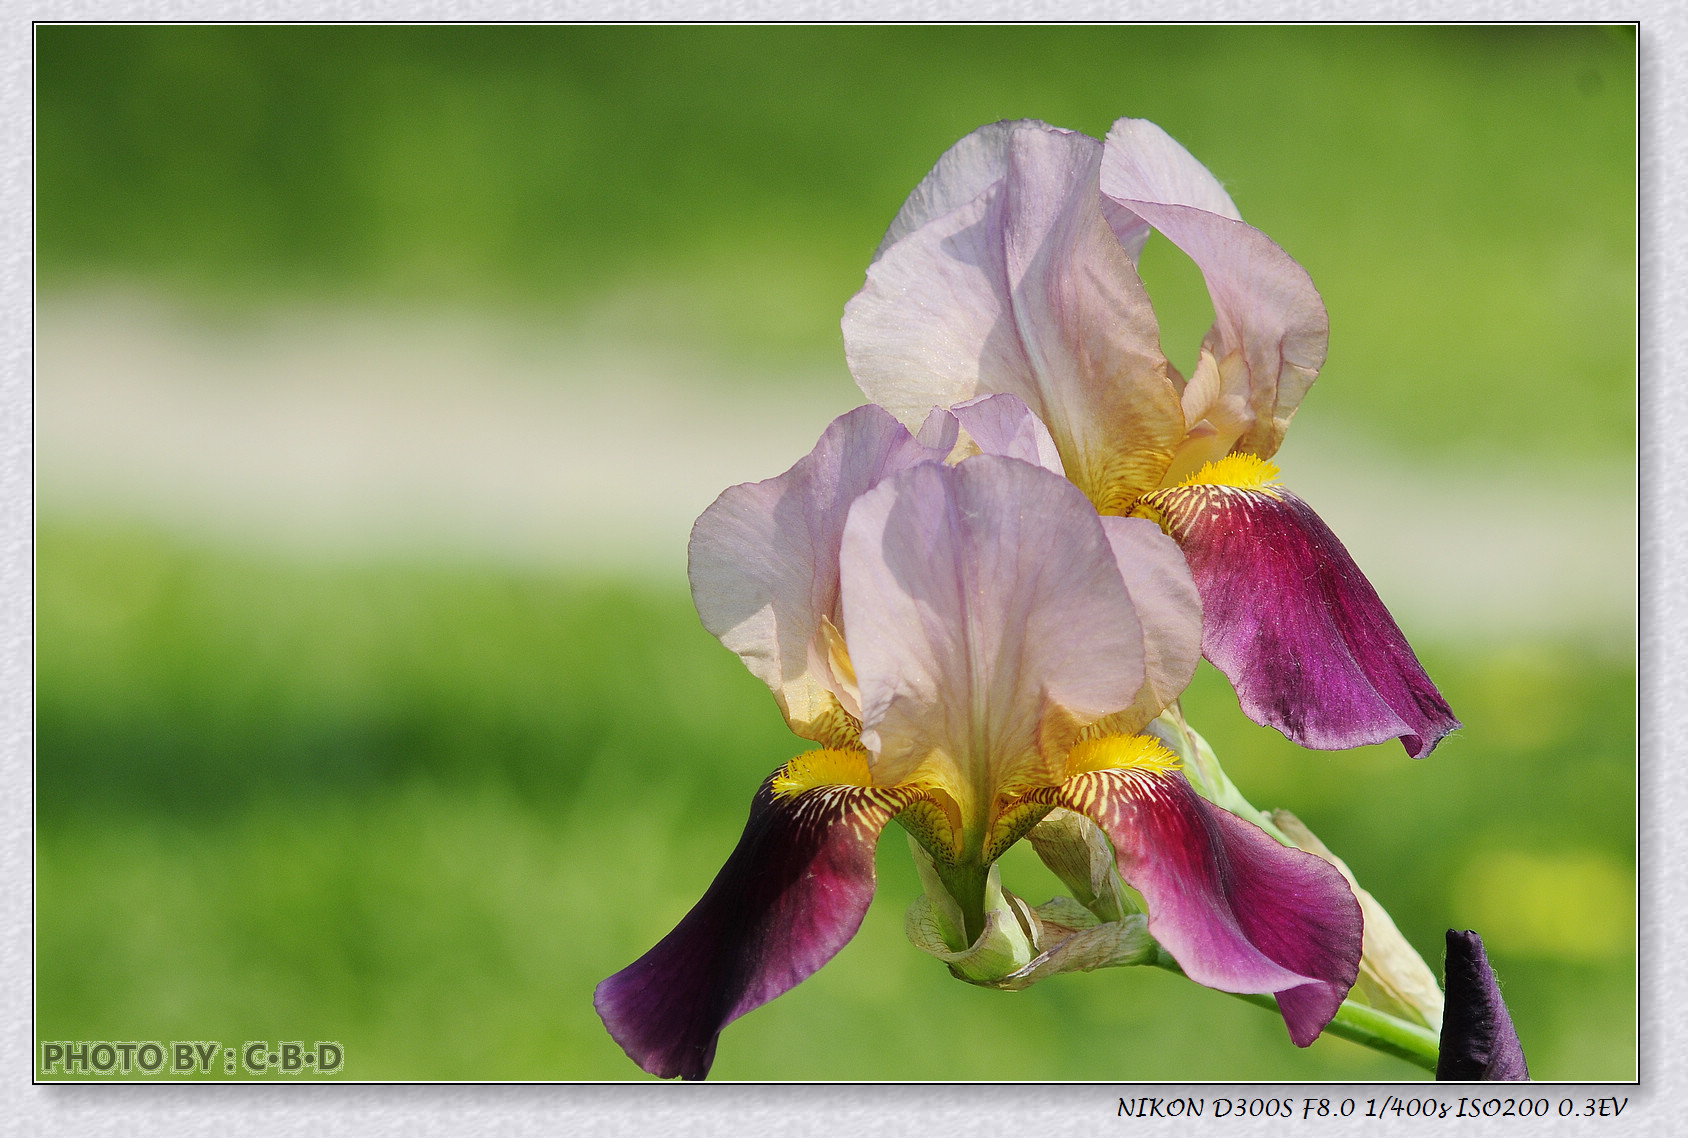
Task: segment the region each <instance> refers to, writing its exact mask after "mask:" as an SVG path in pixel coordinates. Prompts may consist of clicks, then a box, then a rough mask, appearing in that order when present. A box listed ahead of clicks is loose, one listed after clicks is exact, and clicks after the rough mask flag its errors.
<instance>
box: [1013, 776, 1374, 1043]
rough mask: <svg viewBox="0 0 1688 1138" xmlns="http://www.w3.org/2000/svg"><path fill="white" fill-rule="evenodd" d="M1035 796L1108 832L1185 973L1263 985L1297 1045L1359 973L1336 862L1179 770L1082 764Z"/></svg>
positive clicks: (1155, 930) (1353, 907)
mask: <svg viewBox="0 0 1688 1138" xmlns="http://www.w3.org/2000/svg"><path fill="white" fill-rule="evenodd" d="M1039 797H1050V798H1052V800H1053V799H1056V798H1058V799H1059V801H1058V802H1057V804H1058V805H1062V806H1066V807H1067V808H1068V809H1070V810H1074V811H1077V812H1078V813H1081V814H1084V815H1085V816H1086V817H1088V818H1090V819H1091V821H1093V822H1095V823H1096V824H1097V825H1098V826H1100V827H1101V828H1102V831H1103V833H1105V834H1107V835H1108V840H1109V841H1111V842H1112V843H1113V847H1114V857H1115V860H1116V862H1117V864H1118V866H1119V871H1120V876H1122V877H1124V878H1125V880H1126V881H1127V882H1128V883H1129V884H1130V885H1131V886H1132V887H1133V888H1135V889H1136V890H1137V891H1138V892H1140V893H1142V894H1143V898H1144V900H1146V901H1147V902H1148V904H1149V932H1150V933H1151V934H1153V935H1154V937H1155V939H1156V940H1158V941H1159V942H1160V943H1161V945H1162V947H1164V948H1165V949H1166V950H1167V952H1169V953H1171V954H1172V958H1173V959H1174V960H1176V961H1177V962H1178V965H1179V967H1180V968H1182V969H1183V970H1184V974H1185V975H1187V976H1188V977H1190V979H1192V980H1194V981H1196V982H1197V983H1198V984H1204V985H1206V986H1207V987H1210V988H1217V989H1219V990H1221V991H1225V992H1271V993H1273V994H1275V995H1276V996H1277V1000H1278V1007H1279V1009H1280V1010H1281V1011H1282V1012H1283V1017H1284V1025H1285V1026H1286V1027H1287V1028H1288V1029H1289V1036H1290V1039H1291V1040H1293V1041H1294V1042H1295V1044H1296V1046H1298V1047H1306V1046H1307V1045H1308V1044H1310V1043H1312V1042H1313V1040H1315V1039H1317V1038H1318V1036H1319V1033H1320V1032H1321V1031H1323V1030H1324V1027H1325V1025H1326V1024H1327V1023H1329V1022H1330V1021H1331V1018H1332V1017H1333V1016H1335V1015H1336V1012H1337V1009H1338V1008H1339V1007H1341V1006H1342V1001H1343V999H1344V997H1346V996H1347V995H1348V990H1349V989H1350V988H1352V987H1353V986H1354V981H1355V979H1356V978H1357V977H1358V976H1359V971H1360V952H1361V942H1362V933H1363V929H1362V918H1361V915H1360V904H1359V902H1358V901H1356V900H1355V899H1354V894H1353V892H1352V891H1351V890H1350V889H1349V888H1348V883H1347V881H1345V880H1344V879H1343V877H1342V874H1341V873H1339V872H1337V870H1336V869H1335V867H1333V866H1332V865H1330V864H1329V863H1328V862H1326V861H1324V860H1323V859H1321V858H1318V857H1315V856H1313V855H1312V854H1310V853H1305V852H1303V851H1301V850H1297V849H1292V848H1290V847H1289V846H1285V845H1280V844H1279V843H1278V842H1277V841H1275V840H1274V839H1273V838H1271V837H1270V836H1269V835H1268V834H1267V833H1266V832H1265V831H1264V830H1261V829H1260V828H1259V827H1258V826H1253V825H1250V824H1249V823H1247V822H1245V821H1243V820H1242V819H1241V818H1238V817H1237V816H1236V815H1234V814H1231V813H1229V812H1228V811H1225V810H1221V809H1220V808H1219V807H1217V806H1214V805H1213V804H1212V803H1210V802H1208V801H1207V800H1206V799H1204V798H1202V797H1201V796H1200V795H1198V794H1197V793H1196V792H1195V790H1194V789H1193V788H1192V787H1191V786H1190V784H1189V782H1188V781H1187V780H1186V779H1185V778H1184V776H1183V775H1181V774H1172V775H1160V774H1153V773H1151V772H1148V771H1145V770H1101V771H1092V772H1089V773H1087V774H1080V775H1075V776H1074V777H1072V778H1070V779H1068V780H1067V782H1066V783H1065V784H1064V785H1063V786H1061V787H1060V788H1057V789H1055V790H1053V792H1052V794H1051V792H1044V793H1043V794H1041V795H1039Z"/></svg>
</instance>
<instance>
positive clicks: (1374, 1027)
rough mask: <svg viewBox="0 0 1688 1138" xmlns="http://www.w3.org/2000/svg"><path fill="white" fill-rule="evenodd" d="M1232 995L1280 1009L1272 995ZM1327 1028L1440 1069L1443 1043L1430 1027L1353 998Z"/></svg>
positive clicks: (1376, 1049)
mask: <svg viewBox="0 0 1688 1138" xmlns="http://www.w3.org/2000/svg"><path fill="white" fill-rule="evenodd" d="M1231 995H1233V996H1236V997H1237V999H1239V1000H1247V1001H1248V1002H1249V1003H1251V1004H1258V1005H1259V1006H1260V1007H1263V1008H1266V1009H1268V1010H1270V1011H1274V1012H1275V1011H1277V1010H1278V1001H1276V1000H1274V999H1273V998H1272V997H1271V996H1266V995H1254V994H1244V993H1241V992H1232V993H1231ZM1325 1030H1326V1031H1327V1032H1329V1033H1330V1034H1332V1035H1340V1036H1341V1037H1342V1038H1344V1039H1349V1040H1352V1041H1353V1042H1355V1043H1358V1044H1360V1045H1361V1046H1363V1047H1370V1048H1371V1049H1372V1050H1373V1051H1381V1052H1383V1053H1384V1054H1385V1055H1393V1056H1395V1057H1396V1058H1397V1059H1405V1060H1406V1061H1407V1062H1409V1063H1411V1064H1412V1065H1413V1066H1415V1067H1423V1068H1424V1069H1425V1070H1426V1071H1434V1070H1435V1069H1436V1057H1437V1054H1438V1052H1439V1046H1438V1041H1437V1039H1436V1036H1435V1034H1434V1033H1433V1032H1432V1031H1431V1030H1430V1029H1429V1028H1427V1027H1420V1026H1419V1025H1418V1024H1416V1023H1408V1022H1406V1021H1405V1020H1399V1019H1396V1018H1395V1017H1394V1016H1392V1015H1389V1014H1388V1013H1387V1012H1380V1011H1378V1010H1377V1009H1376V1008H1368V1007H1366V1005H1364V1004H1356V1003H1355V1002H1354V1001H1353V1000H1343V1001H1342V1006H1341V1007H1340V1008H1338V1009H1337V1012H1336V1018H1335V1019H1333V1020H1331V1021H1330V1023H1329V1024H1328V1025H1327V1026H1326V1027H1325Z"/></svg>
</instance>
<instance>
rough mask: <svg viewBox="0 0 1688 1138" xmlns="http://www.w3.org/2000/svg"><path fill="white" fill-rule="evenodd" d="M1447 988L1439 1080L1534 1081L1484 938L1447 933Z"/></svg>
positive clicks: (1445, 970) (1445, 985) (1445, 973)
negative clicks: (1497, 981)
mask: <svg viewBox="0 0 1688 1138" xmlns="http://www.w3.org/2000/svg"><path fill="white" fill-rule="evenodd" d="M1442 986H1443V988H1445V989H1446V992H1447V1004H1446V1005H1445V1007H1444V1010H1443V1012H1442V1047H1441V1054H1440V1055H1439V1056H1438V1057H1437V1060H1436V1078H1437V1079H1440V1080H1454V1081H1460V1080H1465V1081H1485V1082H1522V1081H1525V1080H1527V1079H1528V1078H1529V1077H1530V1068H1529V1067H1528V1066H1527V1065H1525V1063H1524V1048H1523V1045H1522V1044H1520V1043H1519V1042H1518V1032H1517V1030H1516V1029H1514V1028H1513V1026H1512V1016H1511V1015H1510V1014H1509V1013H1508V1012H1507V1010H1506V1001H1505V1000H1503V999H1502V998H1501V994H1500V985H1499V984H1498V983H1496V981H1495V971H1494V969H1493V968H1490V967H1489V957H1488V954H1487V953H1486V952H1484V951H1483V938H1482V937H1480V936H1478V935H1477V934H1476V933H1474V932H1471V931H1469V930H1467V931H1465V932H1460V931H1459V930H1457V929H1449V930H1448V958H1447V963H1446V965H1445V966H1444V979H1443V984H1442Z"/></svg>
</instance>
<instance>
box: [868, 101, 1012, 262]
mask: <svg viewBox="0 0 1688 1138" xmlns="http://www.w3.org/2000/svg"><path fill="white" fill-rule="evenodd" d="M1021 125H1024V124H1023V123H1017V122H1013V121H1003V122H993V123H991V124H989V125H988V126H982V127H980V128H979V129H978V130H976V131H974V132H973V133H972V134H969V135H968V136H967V137H966V138H964V139H962V140H961V141H960V142H958V143H956V144H955V145H954V146H952V147H950V148H949V149H948V150H946V151H944V153H943V156H942V157H941V158H939V159H938V164H937V165H935V166H933V167H932V170H931V172H930V173H928V174H927V175H926V176H925V177H924V178H922V179H921V180H920V184H919V185H918V186H916V187H914V190H913V192H912V193H910V194H909V196H908V200H906V201H905V202H903V208H902V209H900V210H898V211H897V216H896V217H895V218H893V219H892V220H891V225H890V227H889V228H887V229H886V230H885V237H884V238H883V239H882V240H881V241H880V242H879V248H878V249H876V250H874V254H873V259H874V260H876V261H877V260H878V259H879V258H880V257H881V256H882V255H883V254H884V252H885V250H887V249H889V248H890V247H891V246H892V245H895V244H896V243H897V242H898V241H901V240H902V239H903V238H904V237H907V236H908V235H909V234H910V233H913V232H914V231H915V230H917V229H919V228H920V227H921V226H923V225H926V224H927V223H928V222H931V221H935V220H936V219H938V218H940V217H942V216H944V215H945V214H947V213H951V212H953V211H955V210H957V209H960V208H961V207H962V206H964V205H967V204H968V203H969V202H971V201H973V199H975V198H977V197H978V196H979V195H980V194H982V193H984V192H985V191H986V190H988V189H990V187H991V186H992V185H993V184H994V183H996V182H999V181H1001V180H1002V176H1003V173H1004V172H1005V171H1006V170H1007V168H1008V136H1009V135H1010V134H1011V133H1012V132H1013V130H1014V129H1015V128H1016V127H1018V126H1021Z"/></svg>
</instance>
